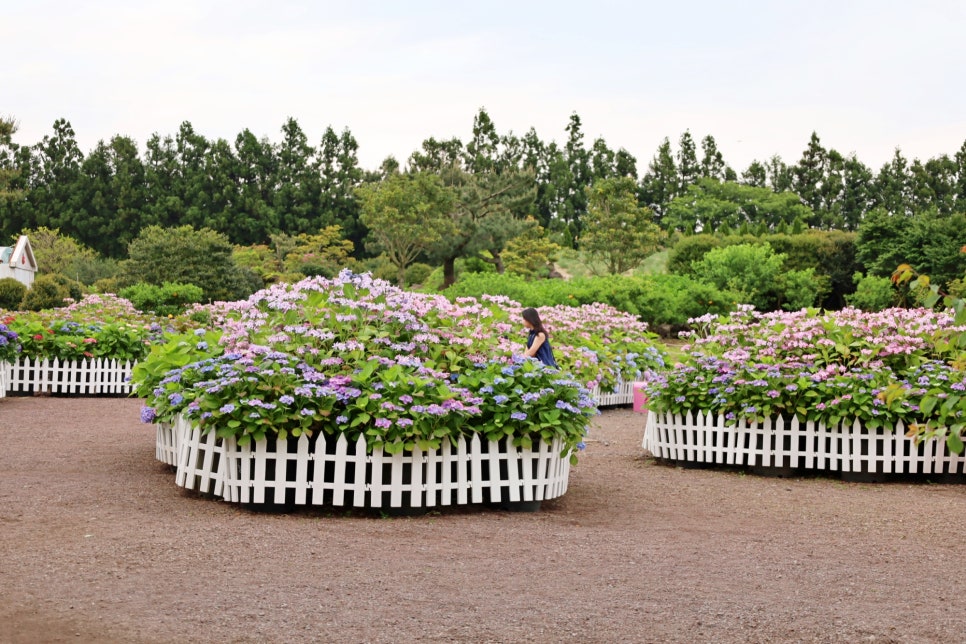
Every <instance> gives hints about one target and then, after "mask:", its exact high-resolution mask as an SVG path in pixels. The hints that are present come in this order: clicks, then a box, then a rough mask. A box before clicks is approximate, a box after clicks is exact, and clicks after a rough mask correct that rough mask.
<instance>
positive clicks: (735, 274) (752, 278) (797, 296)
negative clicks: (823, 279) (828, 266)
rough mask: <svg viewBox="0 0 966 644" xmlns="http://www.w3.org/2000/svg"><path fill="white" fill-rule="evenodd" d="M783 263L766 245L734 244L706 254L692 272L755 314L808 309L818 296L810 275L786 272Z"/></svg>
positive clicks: (799, 272) (809, 272)
mask: <svg viewBox="0 0 966 644" xmlns="http://www.w3.org/2000/svg"><path fill="white" fill-rule="evenodd" d="M784 261H785V256H784V255H782V254H781V253H775V252H774V251H773V250H772V248H771V246H769V245H768V244H736V245H732V246H725V247H723V248H713V249H711V250H709V251H708V252H707V253H706V254H705V255H704V257H703V258H702V259H700V260H699V261H697V262H695V263H694V266H693V269H694V273H695V274H696V275H698V276H699V277H700V279H701V280H703V281H705V282H707V283H709V284H712V285H714V286H715V287H717V288H719V289H721V290H727V291H732V292H735V293H738V294H740V295H741V297H742V301H743V302H746V303H748V304H752V305H754V307H755V308H756V309H758V310H759V311H772V310H777V309H779V308H786V309H789V310H795V309H799V308H801V307H804V306H811V305H812V304H814V303H815V301H816V300H817V299H818V297H819V296H820V295H821V292H820V285H818V284H816V281H815V279H814V271H813V270H812V269H806V270H804V271H795V270H792V271H789V270H786V269H785V267H784Z"/></svg>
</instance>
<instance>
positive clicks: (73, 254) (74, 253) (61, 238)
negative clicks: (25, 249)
mask: <svg viewBox="0 0 966 644" xmlns="http://www.w3.org/2000/svg"><path fill="white" fill-rule="evenodd" d="M21 234H22V235H26V236H27V237H28V238H29V239H30V248H31V249H32V250H33V252H34V259H36V260H37V267H38V269H39V270H40V272H42V273H59V274H61V275H66V276H67V277H74V275H73V272H72V271H71V270H70V269H71V267H72V266H73V265H75V264H76V263H77V262H82V261H87V262H93V261H95V260H96V259H97V253H95V252H94V251H93V250H92V249H90V248H88V247H87V246H84V245H83V244H81V243H78V241H77V240H76V239H73V238H71V237H67V236H65V235H61V234H60V230H59V229H57V228H54V229H50V228H47V227H46V226H41V227H40V228H35V229H29V228H25V229H24V230H23V232H21Z"/></svg>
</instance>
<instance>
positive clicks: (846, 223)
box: [841, 154, 872, 230]
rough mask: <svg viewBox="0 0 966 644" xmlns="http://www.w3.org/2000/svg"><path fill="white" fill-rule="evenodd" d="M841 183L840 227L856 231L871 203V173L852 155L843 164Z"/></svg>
mask: <svg viewBox="0 0 966 644" xmlns="http://www.w3.org/2000/svg"><path fill="white" fill-rule="evenodd" d="M842 181H843V185H842V205H841V214H842V226H843V227H844V228H845V229H846V230H857V229H858V227H859V224H860V223H861V222H862V219H863V218H864V217H865V214H866V213H867V212H868V211H869V207H870V205H871V203H872V171H871V170H870V169H869V168H868V167H867V166H866V165H865V164H864V163H862V162H861V161H859V160H858V159H857V158H856V156H855V155H854V154H852V155H850V156H849V157H848V158H847V159H845V163H844V164H843V175H842Z"/></svg>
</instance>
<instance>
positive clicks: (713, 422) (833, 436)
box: [643, 412, 966, 474]
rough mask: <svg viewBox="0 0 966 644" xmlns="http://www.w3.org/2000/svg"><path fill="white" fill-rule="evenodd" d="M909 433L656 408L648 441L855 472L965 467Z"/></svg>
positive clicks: (745, 461)
mask: <svg viewBox="0 0 966 644" xmlns="http://www.w3.org/2000/svg"><path fill="white" fill-rule="evenodd" d="M905 434H906V427H905V426H904V425H903V423H902V422H899V423H898V424H897V425H896V426H895V427H894V428H888V429H883V428H878V429H874V430H871V429H866V428H864V427H863V426H862V425H861V423H859V421H858V420H856V421H854V422H852V423H848V422H844V423H842V424H841V425H835V426H832V427H826V426H825V424H824V423H815V422H813V421H804V422H803V421H800V420H799V419H798V418H797V417H796V418H792V419H791V420H790V421H785V419H783V418H780V417H779V418H777V419H774V420H772V419H765V420H764V422H762V423H747V422H745V421H743V420H741V421H739V422H738V424H737V425H734V426H727V425H725V419H724V417H723V416H721V415H718V416H717V417H713V416H712V415H711V414H706V415H705V414H701V413H696V414H694V415H692V414H690V413H689V414H686V415H684V416H681V415H679V414H656V413H654V412H651V413H649V414H648V415H647V424H646V426H645V429H644V442H643V447H644V449H646V450H648V451H649V452H651V454H653V455H654V456H655V457H657V458H662V459H668V460H675V461H683V462H691V463H710V464H718V465H736V466H742V465H744V466H751V467H775V468H791V469H803V470H826V471H837V472H852V473H882V474H963V473H966V455H959V454H954V453H951V452H950V451H949V450H948V449H947V448H946V444H945V442H944V441H937V440H931V441H926V442H923V443H922V444H920V445H916V443H915V441H914V440H913V439H912V438H909V437H907V436H906V435H905Z"/></svg>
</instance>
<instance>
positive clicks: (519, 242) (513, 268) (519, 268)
mask: <svg viewBox="0 0 966 644" xmlns="http://www.w3.org/2000/svg"><path fill="white" fill-rule="evenodd" d="M528 221H529V222H532V224H533V225H532V226H530V227H529V228H527V229H526V230H525V231H524V233H523V234H521V235H520V236H518V237H514V238H513V239H511V240H509V241H508V242H507V243H506V248H505V249H504V251H503V263H504V267H505V269H506V272H507V273H510V274H511V275H520V276H522V277H525V278H534V277H544V276H546V274H547V273H548V272H549V268H548V267H549V266H550V265H551V264H552V263H553V262H554V261H556V258H557V254H558V253H559V252H560V251H561V250H562V249H561V248H560V246H558V245H557V244H555V243H553V242H552V241H550V239H549V238H548V237H547V235H546V233H545V232H544V230H543V228H542V227H541V226H539V225H538V224H537V223H536V221H535V220H533V219H528Z"/></svg>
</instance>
